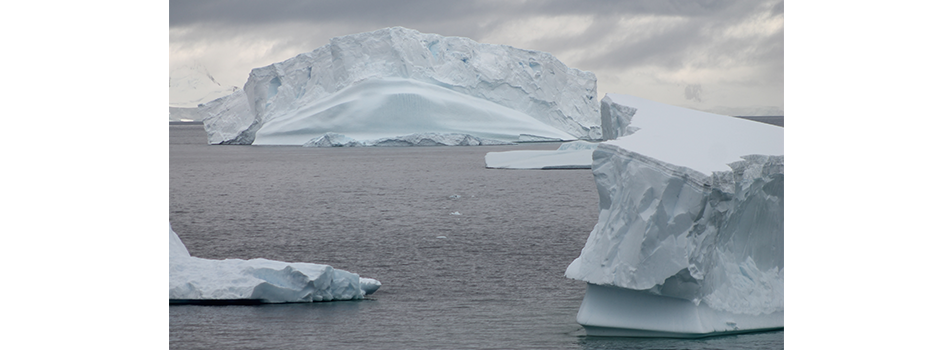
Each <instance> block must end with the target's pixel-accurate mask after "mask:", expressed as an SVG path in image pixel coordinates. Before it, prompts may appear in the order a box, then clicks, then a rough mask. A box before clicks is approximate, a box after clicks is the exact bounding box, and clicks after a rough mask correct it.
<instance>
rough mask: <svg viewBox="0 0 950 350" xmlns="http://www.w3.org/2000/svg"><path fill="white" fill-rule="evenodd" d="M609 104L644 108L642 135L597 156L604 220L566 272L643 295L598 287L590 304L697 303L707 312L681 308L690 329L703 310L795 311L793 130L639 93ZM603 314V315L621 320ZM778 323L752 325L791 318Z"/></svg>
mask: <svg viewBox="0 0 950 350" xmlns="http://www.w3.org/2000/svg"><path fill="white" fill-rule="evenodd" d="M609 97H610V98H611V99H612V100H613V101H614V102H616V103H621V104H624V105H625V106H627V107H631V108H636V114H635V115H634V117H633V119H631V122H630V126H633V127H636V128H639V130H637V131H636V132H635V133H634V134H632V135H628V136H624V137H620V138H618V139H617V140H614V141H607V142H603V143H601V144H600V146H599V147H598V148H597V149H596V150H595V151H594V152H593V155H592V157H593V159H592V171H593V172H594V177H595V180H596V182H597V189H598V192H599V195H600V217H599V219H598V222H597V225H596V226H595V227H594V229H593V231H592V232H591V234H590V237H589V238H588V240H587V243H586V245H585V246H584V248H583V251H582V252H581V254H580V256H579V257H578V258H577V259H575V260H574V261H573V262H572V263H571V265H570V266H569V267H568V268H567V271H566V275H567V277H569V278H574V279H578V280H582V281H586V282H588V283H590V284H593V285H597V286H614V287H620V289H622V290H628V291H631V292H622V291H621V292H617V293H619V294H617V293H613V292H610V293H607V292H604V289H603V288H599V287H595V288H593V289H594V291H593V292H592V291H591V290H590V289H589V290H588V296H587V297H585V303H587V300H586V298H588V297H590V298H598V296H597V295H600V294H604V293H607V294H610V295H614V294H616V295H617V296H618V298H619V297H620V296H621V295H622V298H626V299H629V300H630V302H635V301H636V300H645V299H644V298H647V297H646V296H645V295H647V294H649V295H654V296H659V297H663V298H670V299H671V300H672V299H676V300H683V301H688V302H691V303H692V305H695V306H696V307H697V308H699V309H695V310H693V309H691V308H688V307H685V306H684V307H679V306H677V310H681V311H682V315H681V316H682V317H685V318H688V319H690V320H693V318H695V317H696V316H695V315H696V314H697V312H700V313H702V312H706V311H697V310H700V309H703V310H705V309H709V310H710V311H709V312H710V315H713V314H714V315H719V316H710V317H725V316H722V315H748V316H761V315H776V314H779V313H783V312H784V226H783V223H784V191H783V189H784V156H783V133H782V130H783V129H782V128H780V127H776V126H771V125H767V124H762V123H757V122H753V121H747V120H742V119H737V118H732V117H726V116H719V115H714V114H709V113H704V112H697V111H692V110H689V109H685V108H677V107H672V106H666V105H662V104H659V103H656V102H652V101H648V100H644V99H640V98H636V97H633V96H624V95H613V94H610V95H609ZM633 291H638V292H637V293H633ZM592 293H593V294H592ZM638 293H639V294H638ZM643 293H646V294H643ZM605 295H606V294H605ZM670 303H672V304H671V305H673V304H676V303H677V302H673V301H670ZM588 304H590V305H594V304H598V302H596V301H591V302H590V303H588ZM676 305H680V304H676ZM682 305H686V304H682ZM590 307H593V306H589V308H590ZM582 309H583V307H582ZM598 310H599V311H596V312H593V313H594V314H596V313H598V312H614V311H609V310H600V308H598ZM690 310H692V311H690ZM582 311H583V313H584V314H585V315H588V316H590V314H591V312H592V311H591V310H590V309H587V310H582ZM588 316H585V317H588ZM637 317H638V316H637V315H625V314H613V316H610V317H606V318H599V319H601V320H609V319H614V318H616V319H628V321H630V320H636V319H637ZM704 317H705V316H704ZM763 317H764V316H763ZM595 318H597V317H595ZM767 319H768V320H769V321H768V322H765V323H756V322H746V325H747V326H748V327H753V328H751V329H755V327H760V326H761V327H764V326H762V325H768V327H781V325H782V324H781V323H780V320H781V317H778V318H776V317H775V316H768V317H767ZM776 319H777V320H779V321H775V320H776ZM578 320H579V322H581V321H582V320H581V314H579V315H578ZM598 322H600V321H598ZM605 322H606V321H605ZM684 322H685V321H684ZM704 322H705V321H704ZM776 322H779V323H776ZM581 323H582V324H585V323H584V322H581ZM707 323H708V322H707ZM588 325H592V324H585V326H588ZM594 326H596V325H594ZM598 327H607V326H605V325H600V326H598ZM768 327H766V328H768ZM740 328H741V327H740ZM744 329H750V328H744ZM653 331H660V332H662V331H664V330H662V329H653ZM666 331H672V330H666ZM716 331H721V330H716ZM595 332H596V331H595ZM698 332H700V333H702V332H706V331H704V330H699V331H698Z"/></svg>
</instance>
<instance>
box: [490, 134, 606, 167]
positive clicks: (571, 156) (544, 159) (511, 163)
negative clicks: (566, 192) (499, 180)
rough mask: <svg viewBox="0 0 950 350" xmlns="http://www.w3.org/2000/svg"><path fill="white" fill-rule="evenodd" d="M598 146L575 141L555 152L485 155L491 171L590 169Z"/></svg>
mask: <svg viewBox="0 0 950 350" xmlns="http://www.w3.org/2000/svg"><path fill="white" fill-rule="evenodd" d="M595 148H597V144H596V143H593V142H587V141H574V142H566V143H564V144H561V146H560V147H558V149H557V150H555V151H505V152H488V154H485V167H486V168H489V169H518V170H532V169H590V162H591V154H592V153H594V149H595Z"/></svg>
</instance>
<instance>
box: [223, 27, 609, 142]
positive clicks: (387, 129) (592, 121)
mask: <svg viewBox="0 0 950 350" xmlns="http://www.w3.org/2000/svg"><path fill="white" fill-rule="evenodd" d="M243 91H244V94H245V95H244V96H243V97H242V96H233V97H229V98H231V99H243V100H244V101H245V103H246V104H247V106H248V111H243V110H241V109H240V108H235V107H230V109H232V110H233V112H229V113H221V111H222V110H223V109H226V106H225V105H231V104H225V103H219V104H218V106H216V107H215V108H216V109H215V108H211V110H209V112H210V113H212V114H215V115H217V116H218V117H216V118H217V119H212V120H214V121H215V125H214V126H213V127H210V128H208V133H209V143H245V144H247V143H252V142H253V144H282V145H302V144H303V143H305V142H307V141H309V140H311V139H313V138H316V137H319V136H321V135H324V134H326V133H328V132H333V133H339V134H344V135H347V136H349V137H352V138H354V139H356V140H372V139H379V138H386V137H394V136H399V135H408V134H413V133H463V134H470V135H473V136H476V137H481V138H487V139H495V140H502V141H517V140H518V136H519V135H520V134H530V135H536V136H540V137H545V138H551V139H558V140H573V139H578V138H595V139H599V138H600V135H601V130H600V127H599V126H600V109H599V108H600V106H599V104H598V101H597V99H596V96H597V83H596V77H595V76H594V74H593V73H590V72H585V71H580V70H577V69H573V68H569V67H567V66H566V65H564V64H563V63H561V62H560V61H558V60H557V59H556V58H555V57H554V56H553V55H551V54H549V53H545V52H539V51H529V50H522V49H517V48H514V47H510V46H503V45H493V44H481V43H478V42H475V41H473V40H471V39H467V38H460V37H443V36H440V35H437V34H424V33H420V32H418V31H415V30H411V29H406V28H402V27H394V28H386V29H380V30H377V31H373V32H366V33H360V34H353V35H347V36H342V37H337V38H333V39H331V40H330V44H328V45H326V46H323V47H320V48H318V49H316V50H314V51H312V52H308V53H303V54H300V55H297V56H296V57H294V58H291V59H288V60H286V61H283V62H279V63H274V64H272V65H269V66H266V67H261V68H256V69H254V70H252V71H251V73H250V77H249V78H248V80H247V83H246V84H245V85H244V89H243ZM229 115H233V117H231V116H229ZM248 116H250V117H251V118H248ZM221 118H234V119H236V121H234V122H227V123H225V122H222V121H221V120H220V119H221ZM249 119H250V121H249ZM212 134H215V135H227V136H225V137H223V138H221V137H216V138H211V135H212ZM228 137H231V138H228ZM219 139H220V140H221V141H218V140H219Z"/></svg>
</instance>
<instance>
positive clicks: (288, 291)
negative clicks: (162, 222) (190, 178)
mask: <svg viewBox="0 0 950 350" xmlns="http://www.w3.org/2000/svg"><path fill="white" fill-rule="evenodd" d="M379 287H380V283H379V281H377V280H375V279H372V278H362V277H360V276H359V275H357V274H355V273H351V272H347V271H343V270H337V269H334V268H333V267H330V266H328V265H320V264H311V263H287V262H282V261H274V260H267V259H251V260H241V259H225V260H210V259H202V258H198V257H193V256H191V254H190V253H189V252H188V248H186V247H185V244H184V243H182V241H181V239H180V238H179V237H178V234H177V233H175V231H173V230H172V228H171V226H170V225H169V227H168V300H169V302H170V303H296V302H314V301H331V300H358V299H363V297H365V296H366V295H368V294H373V292H375V291H376V290H377V289H379Z"/></svg>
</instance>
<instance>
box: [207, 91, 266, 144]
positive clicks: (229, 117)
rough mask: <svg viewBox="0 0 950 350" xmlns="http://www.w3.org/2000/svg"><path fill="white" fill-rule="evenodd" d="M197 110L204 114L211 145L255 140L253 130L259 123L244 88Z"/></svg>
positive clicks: (248, 142)
mask: <svg viewBox="0 0 950 350" xmlns="http://www.w3.org/2000/svg"><path fill="white" fill-rule="evenodd" d="M197 110H198V114H200V115H202V116H204V117H203V118H204V119H203V120H202V121H203V122H204V127H205V132H206V133H208V144H209V145H217V144H250V143H251V142H252V141H254V133H253V132H252V131H251V130H256V129H257V128H259V124H255V120H254V115H253V114H252V113H251V109H250V108H249V107H248V105H247V95H245V94H244V90H238V91H237V92H235V93H233V94H231V95H228V96H225V97H222V98H219V99H216V100H214V101H211V102H208V103H206V104H203V105H200V106H198V107H197Z"/></svg>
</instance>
